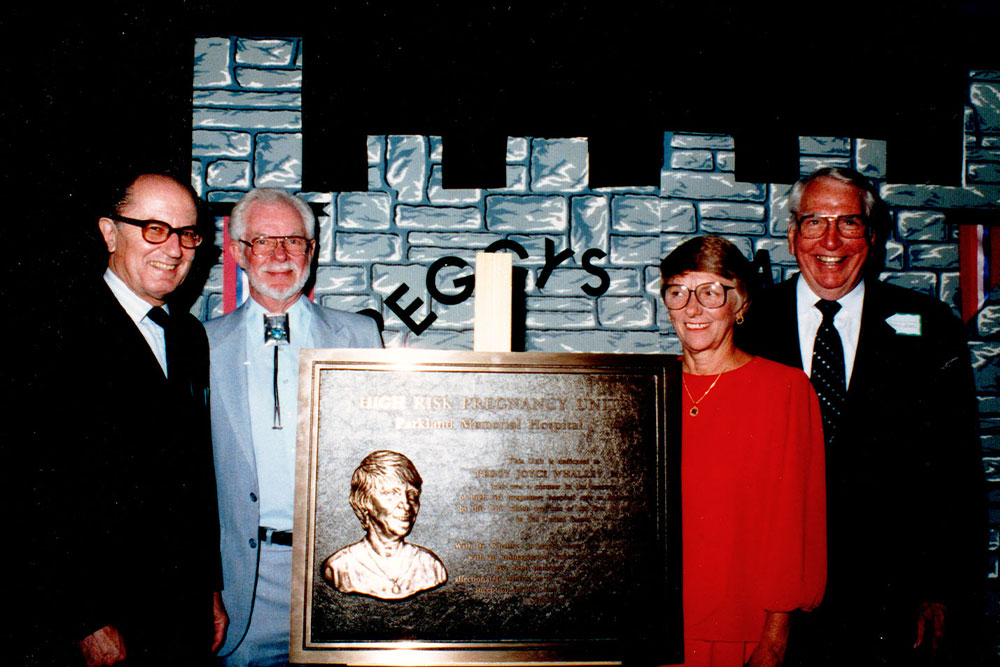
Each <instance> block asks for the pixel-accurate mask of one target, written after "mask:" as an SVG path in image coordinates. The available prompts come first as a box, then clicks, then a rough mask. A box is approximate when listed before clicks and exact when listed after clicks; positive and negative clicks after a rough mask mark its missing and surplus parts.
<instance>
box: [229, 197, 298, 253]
mask: <svg viewBox="0 0 1000 667" xmlns="http://www.w3.org/2000/svg"><path fill="white" fill-rule="evenodd" d="M254 204H285V205H286V206H291V207H292V208H294V209H295V210H296V211H297V212H298V214H299V217H300V218H302V225H303V226H304V227H305V228H306V238H307V239H311V238H313V227H315V226H316V216H314V215H313V212H312V209H311V208H309V204H307V203H305V202H304V201H302V200H301V199H299V198H298V197H296V196H295V195H292V194H289V193H288V192H286V191H284V190H281V189H278V188H254V189H253V190H251V191H250V192H248V193H246V194H245V195H244V196H243V199H241V200H239V202H237V203H236V206H234V207H233V212H232V213H230V214H229V239H230V240H234V241H235V240H240V239H242V238H243V233H244V232H246V229H247V218H248V217H249V215H250V209H251V208H253V206H254Z"/></svg>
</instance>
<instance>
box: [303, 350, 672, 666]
mask: <svg viewBox="0 0 1000 667" xmlns="http://www.w3.org/2000/svg"><path fill="white" fill-rule="evenodd" d="M678 385H679V367H678V364H677V361H676V358H675V357H667V356H663V355H586V354H539V353H476V352H441V351H424V350H309V351H304V352H303V353H302V358H301V368H300V388H299V392H300V393H299V396H300V399H299V424H298V429H299V430H298V453H297V467H296V490H295V498H296V513H295V544H294V554H293V555H294V567H293V578H292V582H293V583H292V638H291V657H292V661H293V662H300V663H340V664H364V665H404V664H405V665H434V664H466V665H477V664H493V663H508V664H558V663H563V664H569V663H572V664H615V663H620V662H626V663H628V664H663V663H669V662H676V661H679V660H680V659H681V648H682V644H681V642H682V640H681V634H682V629H681V598H680V549H679V545H680V535H679V528H680V521H679V520H680V505H679V501H680V476H679V463H680V457H679V445H680V432H679V429H680V422H679V420H675V419H674V418H673V415H676V414H677V405H678V404H679V397H678V393H677V392H678ZM668 416H669V417H668ZM386 452H388V453H386ZM400 455H402V456H400ZM383 459H384V460H383ZM379 460H383V463H385V462H388V463H386V465H383V466H382V467H381V468H379V467H378V466H377V465H376V466H375V467H372V466H373V465H374V464H373V463H372V462H373V461H374V462H377V461H379ZM362 461H365V465H364V466H361V463H362ZM359 467H360V468H363V469H364V470H365V471H366V472H364V473H363V474H362V473H361V472H359V473H357V474H358V475H360V477H358V480H361V481H358V485H357V489H362V488H364V489H376V488H377V489H378V492H377V493H376V492H375V491H370V495H365V494H368V493H369V492H368V491H365V492H362V491H358V492H357V494H356V496H355V497H356V499H357V498H362V500H360V501H359V502H360V503H361V506H362V508H363V509H362V510H359V511H357V512H356V511H355V509H352V506H351V504H350V502H349V497H351V495H352V475H354V474H355V471H356V469H358V468H359ZM373 470H375V471H376V472H374V473H373V472H372V471H373ZM387 470H388V471H389V472H385V471H387ZM378 471H382V472H378ZM405 471H409V472H408V473H406V472H405ZM414 471H415V472H416V474H417V475H419V478H420V479H422V486H421V485H420V484H419V482H415V481H414V480H415V479H416V478H415V476H414V475H413V473H414ZM406 475H409V477H407V476H406ZM363 480H368V481H363ZM373 480H374V481H373ZM386 480H388V481H386ZM393 480H395V481H393ZM366 485H367V486H366ZM417 487H419V488H417ZM400 489H403V490H404V491H405V493H404V492H403V491H400ZM393 492H395V493H397V496H395V497H398V498H402V497H405V498H407V500H400V501H399V503H400V504H399V505H398V506H399V507H404V506H406V505H407V503H409V506H410V507H411V509H410V510H407V511H404V510H392V509H391V508H390V509H385V510H379V509H378V508H380V507H389V505H390V504H389V503H388V502H387V501H386V500H385V499H386V498H390V496H389V495H378V494H391V493H393ZM376 498H377V501H376ZM393 502H396V501H393ZM417 502H418V503H419V505H418V509H419V515H417V509H416V507H415V506H416V505H417ZM379 512H381V514H380V513H379ZM394 512H395V513H394ZM356 514H357V515H356ZM362 518H363V519H364V521H365V523H364V524H363V523H362V520H359V519H362ZM393 531H395V533H393ZM387 534H388V535H390V536H391V535H396V536H397V538H398V536H400V535H403V536H404V538H403V542H402V543H400V542H398V539H397V542H396V543H395V545H396V546H395V547H394V548H395V549H396V550H395V551H393V552H391V553H392V554H393V556H392V558H390V559H385V558H383V557H382V556H384V555H385V552H384V551H382V550H381V547H380V545H382V544H384V542H383V541H380V537H379V536H381V535H387Z"/></svg>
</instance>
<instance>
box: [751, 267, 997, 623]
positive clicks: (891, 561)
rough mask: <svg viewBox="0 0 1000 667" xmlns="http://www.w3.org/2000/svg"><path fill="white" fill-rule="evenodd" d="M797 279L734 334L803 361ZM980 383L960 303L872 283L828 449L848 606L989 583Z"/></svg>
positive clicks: (940, 597)
mask: <svg viewBox="0 0 1000 667" xmlns="http://www.w3.org/2000/svg"><path fill="white" fill-rule="evenodd" d="M795 281H796V278H793V279H791V280H788V281H786V282H784V283H781V284H780V285H777V286H775V287H773V288H771V289H769V290H765V291H764V294H762V295H760V296H759V297H758V298H757V299H756V300H755V301H754V302H753V303H752V304H751V306H750V309H749V311H748V314H747V318H746V319H747V321H746V323H745V325H743V326H740V327H737V341H736V342H737V344H738V345H739V346H740V347H742V348H744V349H745V350H747V351H748V352H750V353H752V354H759V355H761V356H763V357H766V358H769V359H773V360H775V361H779V362H781V363H784V364H787V365H789V366H794V367H797V368H801V367H802V359H801V354H800V351H799V335H798V320H797V313H796V303H795ZM897 313H904V314H908V315H915V316H917V317H918V318H919V320H920V324H921V326H920V334H919V335H905V333H904V332H897V331H896V330H895V329H894V328H893V327H892V326H891V325H890V324H888V323H887V322H886V319H887V318H890V317H892V316H893V315H895V314H897ZM910 320H911V321H912V320H913V318H910ZM973 391H974V383H973V377H972V370H971V366H970V363H969V353H968V348H967V346H966V344H965V340H964V335H963V327H962V324H961V322H960V321H959V320H958V318H956V317H955V316H954V315H953V314H952V312H951V309H950V308H948V307H947V306H946V305H945V304H943V303H942V302H940V301H938V300H936V299H933V298H930V297H928V296H925V295H923V294H919V293H917V292H914V291H912V290H908V289H903V288H901V287H897V286H894V285H890V284H887V283H883V282H879V281H874V280H869V281H866V283H865V297H864V305H863V307H862V315H861V329H860V333H859V337H858V348H857V355H856V357H855V360H854V367H853V374H852V377H851V383H850V386H849V387H848V392H847V406H846V409H845V413H844V416H843V422H842V427H841V428H840V429H839V430H838V434H837V438H836V440H835V441H834V442H833V443H832V444H831V445H830V446H828V448H827V452H826V455H827V489H828V490H827V493H828V515H829V520H828V526H829V528H828V530H829V555H830V558H829V579H828V585H827V596H826V601H825V602H824V606H838V605H842V606H843V609H844V610H845V613H850V609H851V608H854V609H857V608H859V607H864V606H866V605H868V606H872V605H875V606H880V608H894V607H895V608H903V607H912V606H913V605H915V604H917V603H919V602H922V601H940V602H950V603H954V602H956V601H961V600H962V599H964V598H966V597H967V595H968V594H969V591H970V590H974V589H975V588H976V587H977V586H978V585H981V584H980V580H981V578H982V572H983V570H982V569H981V567H980V565H981V563H982V558H983V554H984V553H985V550H984V549H983V547H984V542H983V537H984V533H983V530H982V526H983V523H982V519H983V514H982V509H983V508H984V503H983V500H984V498H985V496H984V495H983V488H984V487H983V476H982V467H981V461H980V454H979V444H978V439H977V436H976V426H977V422H976V416H975V415H976V405H975V397H974V394H973ZM912 618H915V616H913V617H912Z"/></svg>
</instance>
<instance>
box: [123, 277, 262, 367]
mask: <svg viewBox="0 0 1000 667" xmlns="http://www.w3.org/2000/svg"><path fill="white" fill-rule="evenodd" d="M104 282H106V283H107V284H108V287H110V288H111V293H112V294H114V295H115V298H116V299H118V303H120V304H121V305H122V308H124V309H125V312H126V313H128V316H129V317H130V318H131V319H132V321H133V322H135V326H137V327H138V328H139V333H141V334H142V337H143V338H145V339H146V342H147V343H149V349H150V350H152V351H153V354H154V355H155V356H156V361H158V362H159V364H160V368H162V369H163V375H164V376H166V374H167V338H166V336H165V335H164V333H163V328H162V327H161V326H160V325H159V324H157V323H156V322H154V321H153V320H151V319H149V317H147V315H148V313H149V310H150V308H152V307H153V306H151V305H149V302H148V301H146V300H145V299H143V298H142V297H140V296H139V295H138V294H136V293H135V292H133V291H132V289H131V288H130V287H129V286H128V285H126V284H125V281H124V280H122V279H121V278H119V277H118V274H117V273H115V272H114V271H112V270H111V267H108V268H107V270H105V271H104ZM163 310H165V311H166V312H168V313H169V312H170V311H169V310H167V306H166V305H164V306H163ZM261 335H262V336H263V334H261Z"/></svg>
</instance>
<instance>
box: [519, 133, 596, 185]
mask: <svg viewBox="0 0 1000 667" xmlns="http://www.w3.org/2000/svg"><path fill="white" fill-rule="evenodd" d="M531 144H532V145H531V190H532V192H582V191H583V190H585V189H586V187H587V142H586V140H585V139H535V140H533V141H532V142H531Z"/></svg>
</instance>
